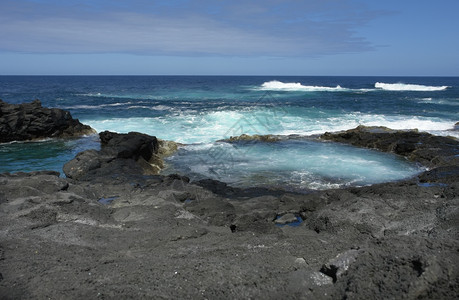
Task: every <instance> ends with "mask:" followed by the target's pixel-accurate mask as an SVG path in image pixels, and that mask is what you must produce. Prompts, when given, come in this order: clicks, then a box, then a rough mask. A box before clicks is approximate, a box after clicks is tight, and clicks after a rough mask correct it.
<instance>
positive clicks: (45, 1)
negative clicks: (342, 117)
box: [0, 0, 459, 76]
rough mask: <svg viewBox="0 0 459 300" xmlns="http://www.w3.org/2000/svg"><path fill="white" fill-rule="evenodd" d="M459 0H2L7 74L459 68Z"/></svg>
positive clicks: (437, 71)
mask: <svg viewBox="0 0 459 300" xmlns="http://www.w3.org/2000/svg"><path fill="white" fill-rule="evenodd" d="M458 11H459V1H457V0H435V1H433V0H432V1H428V0H417V1H415V0H384V1H373V0H366V1H365V0H314V1H312V0H303V1H301V0H282V1H281V0H252V1H250V0H231V1H230V0H227V1H225V0H194V1H192V0H161V1H154V0H150V1H147V0H82V1H74V0H66V1H62V0H1V1H0V41H1V43H0V74H2V75H21V74H24V75H41V74H42V75H48V74H49V75H51V74H52V75H64V74H65V75H73V74H75V75H98V74H100V75H123V74H127V75H388V76H390V75H401V76H405V75H406V76H429V75H431V76H458V75H459V54H458V53H459V38H458V36H459V33H458V30H459V18H458V17H457V16H456V15H457V12H458Z"/></svg>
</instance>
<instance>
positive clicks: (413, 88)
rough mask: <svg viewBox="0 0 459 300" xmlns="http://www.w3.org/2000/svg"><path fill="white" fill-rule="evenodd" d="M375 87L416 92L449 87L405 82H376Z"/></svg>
mask: <svg viewBox="0 0 459 300" xmlns="http://www.w3.org/2000/svg"><path fill="white" fill-rule="evenodd" d="M375 88H376V89H382V90H386V91H416V92H430V91H443V90H446V89H447V88H449V86H446V85H444V86H428V85H420V84H406V83H383V82H376V83H375Z"/></svg>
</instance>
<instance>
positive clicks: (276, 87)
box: [259, 80, 350, 92]
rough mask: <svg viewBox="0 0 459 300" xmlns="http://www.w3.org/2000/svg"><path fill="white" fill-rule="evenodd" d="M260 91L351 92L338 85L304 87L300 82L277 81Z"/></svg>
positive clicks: (266, 85)
mask: <svg viewBox="0 0 459 300" xmlns="http://www.w3.org/2000/svg"><path fill="white" fill-rule="evenodd" d="M259 89H260V90H265V91H306V92H336V91H349V90H350V89H346V88H342V87H341V86H339V85H337V86H336V87H327V86H313V85H302V84H301V83H299V82H287V83H285V82H281V81H277V80H273V81H268V82H265V83H263V84H262V85H261V87H260V88H259Z"/></svg>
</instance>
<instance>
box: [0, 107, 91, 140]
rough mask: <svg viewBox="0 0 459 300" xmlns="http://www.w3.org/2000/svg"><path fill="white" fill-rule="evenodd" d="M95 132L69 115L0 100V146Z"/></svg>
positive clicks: (55, 110) (50, 109)
mask: <svg viewBox="0 0 459 300" xmlns="http://www.w3.org/2000/svg"><path fill="white" fill-rule="evenodd" d="M93 133H95V130H94V129H92V128H91V127H89V126H88V125H84V124H82V123H80V121H79V120H78V119H73V118H72V116H71V114H70V112H68V111H66V110H62V109H58V108H46V107H42V106H41V102H40V101H39V100H34V101H32V102H31V103H23V104H9V103H6V102H4V101H2V100H0V143H7V142H11V141H27V140H37V139H44V138H68V137H77V136H81V135H85V134H93Z"/></svg>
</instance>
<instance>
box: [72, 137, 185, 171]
mask: <svg viewBox="0 0 459 300" xmlns="http://www.w3.org/2000/svg"><path fill="white" fill-rule="evenodd" d="M99 136H100V141H101V150H100V151H96V150H87V151H83V152H81V153H79V154H78V155H77V156H76V157H75V158H74V159H72V160H71V161H69V162H68V163H66V164H65V165H64V173H65V175H66V176H67V177H68V178H72V179H77V180H79V179H84V180H91V179H94V178H97V177H100V176H117V177H119V176H129V175H154V174H158V173H159V171H160V170H161V168H163V160H162V157H163V156H165V155H169V154H170V153H172V152H173V151H174V149H177V146H176V144H175V143H173V142H169V141H161V140H158V139H157V138H156V137H154V136H150V135H147V134H143V133H138V132H130V133H127V134H121V133H114V132H110V131H104V132H101V133H100V134H99ZM174 146H175V147H174Z"/></svg>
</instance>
